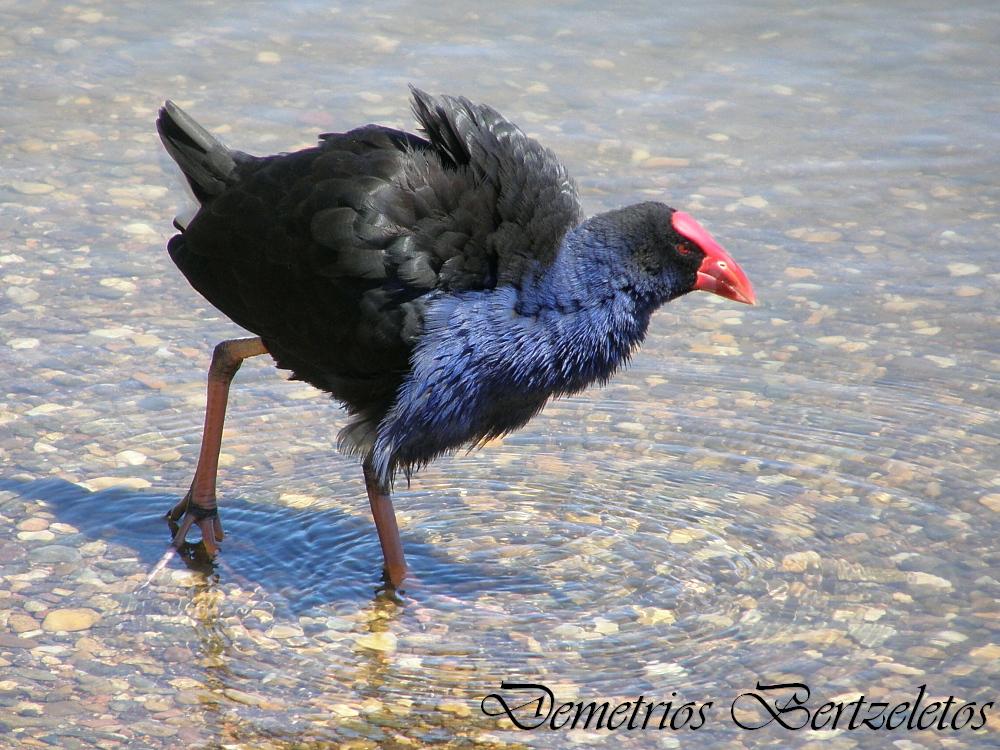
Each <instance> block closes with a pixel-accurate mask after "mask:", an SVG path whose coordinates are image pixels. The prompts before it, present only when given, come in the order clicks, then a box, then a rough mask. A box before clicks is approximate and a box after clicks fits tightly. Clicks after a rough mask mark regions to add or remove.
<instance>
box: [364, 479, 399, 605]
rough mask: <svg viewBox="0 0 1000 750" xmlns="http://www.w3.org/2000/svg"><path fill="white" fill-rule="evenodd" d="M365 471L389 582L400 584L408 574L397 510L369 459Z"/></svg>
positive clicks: (369, 497)
mask: <svg viewBox="0 0 1000 750" xmlns="http://www.w3.org/2000/svg"><path fill="white" fill-rule="evenodd" d="M364 472H365V489H367V490H368V502H369V503H371V506H372V517H373V518H374V519H375V528H376V529H377V530H378V541H379V544H381V545H382V557H383V558H384V560H385V571H386V573H387V574H388V576H389V583H391V584H392V585H393V586H398V585H399V584H400V583H402V581H403V576H405V575H406V558H405V557H403V543H402V542H401V541H400V540H399V527H398V526H397V525H396V512H395V511H394V510H393V509H392V498H391V497H390V496H389V488H388V487H386V486H385V485H384V484H382V483H381V482H380V481H379V480H378V476H377V474H376V473H375V469H374V468H372V466H371V464H370V463H369V462H368V461H365V463H364Z"/></svg>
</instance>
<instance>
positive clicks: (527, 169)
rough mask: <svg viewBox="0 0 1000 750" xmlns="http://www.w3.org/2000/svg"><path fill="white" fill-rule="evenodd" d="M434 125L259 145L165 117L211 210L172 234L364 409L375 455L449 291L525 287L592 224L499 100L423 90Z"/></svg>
mask: <svg viewBox="0 0 1000 750" xmlns="http://www.w3.org/2000/svg"><path fill="white" fill-rule="evenodd" d="M412 93H413V109H414V113H415V114H416V117H417V119H418V121H419V123H420V126H421V128H422V130H423V133H424V135H425V136H426V137H423V138H422V137H419V136H416V135H413V134H409V133H405V132H402V131H398V130H393V129H390V128H384V127H380V126H375V125H368V126H366V127H362V128H357V129H355V130H351V131H349V132H346V133H328V134H324V135H322V136H321V137H320V142H319V145H317V146H316V147H314V148H310V149H305V150H303V151H298V152H295V153H289V154H280V155H277V156H270V157H262V158H261V157H253V156H250V155H247V154H243V153H241V152H238V151H233V150H230V149H227V148H226V147H225V146H223V145H222V144H221V143H219V142H218V141H217V140H216V139H214V138H213V137H212V136H211V135H209V134H208V133H207V131H205V130H204V129H202V128H201V127H200V126H198V125H197V123H195V122H194V121H193V120H192V119H191V118H190V117H188V116H187V115H186V114H184V113H183V112H182V111H181V110H180V109H179V108H177V107H176V106H175V105H172V104H169V103H168V105H167V106H166V107H165V108H164V109H163V110H162V111H161V114H160V119H159V121H158V129H159V132H160V135H161V137H162V138H163V141H164V143H165V144H166V146H167V150H168V151H169V153H170V154H171V156H173V157H174V158H175V160H176V161H177V162H178V164H179V165H180V166H181V168H182V170H183V171H184V173H185V175H186V177H187V178H188V181H189V183H190V184H191V186H192V189H193V191H194V193H195V195H196V197H197V198H198V199H199V200H200V201H201V203H202V207H201V209H200V211H199V212H198V214H197V215H196V216H195V218H194V219H193V220H192V221H191V222H190V223H189V225H188V226H187V227H186V228H185V229H184V230H183V231H182V232H181V233H180V234H178V235H176V236H174V237H173V238H172V239H171V240H170V242H169V245H168V248H169V251H170V255H171V257H172V258H173V260H174V262H175V263H176V264H177V266H178V267H179V268H180V269H181V271H182V272H183V273H184V275H185V276H186V277H187V278H188V280H189V281H190V282H191V284H192V285H193V286H194V287H195V288H196V289H197V290H198V291H199V292H200V293H201V294H202V295H204V297H205V298H206V299H207V300H209V301H210V302H211V303H212V304H213V305H215V306H216V307H217V308H219V309H220V310H221V311H222V312H223V313H225V314H226V315H227V316H229V317H230V318H231V319H232V320H233V321H235V322H236V323H238V324H239V325H241V326H243V327H244V328H246V329H248V330H250V331H252V332H254V333H256V334H257V335H259V336H261V337H262V339H263V340H264V343H265V345H266V346H267V348H268V351H270V353H271V354H272V355H273V356H274V358H275V360H276V361H277V363H278V365H279V366H280V367H283V368H286V369H289V370H291V371H292V372H293V377H295V378H298V379H301V380H305V381H307V382H309V383H311V384H313V385H315V386H317V387H319V388H322V389H324V390H326V391H328V392H329V393H331V394H332V395H333V396H335V397H336V398H338V399H339V400H341V401H343V402H344V403H345V404H346V406H347V408H348V409H349V411H350V412H351V413H352V414H354V415H355V419H354V420H353V421H352V424H351V425H349V426H348V428H346V430H345V433H344V435H345V437H346V442H347V443H348V446H349V447H352V448H353V449H356V450H359V451H363V450H366V446H369V445H370V444H371V441H372V439H373V431H374V430H375V429H376V428H377V425H378V422H379V421H380V420H381V419H382V417H383V416H384V415H385V414H386V413H387V411H388V410H389V409H390V407H391V406H392V404H393V401H394V399H395V397H396V394H397V391H398V390H399V387H400V385H401V383H402V382H403V380H404V378H405V376H406V374H407V372H408V370H409V367H410V358H411V355H412V354H413V351H414V349H415V346H416V344H417V342H418V340H419V338H420V336H421V334H422V332H423V330H424V316H425V313H426V312H427V309H428V305H429V304H430V303H431V302H432V301H433V300H434V299H435V298H436V297H437V296H440V295H442V294H447V293H456V292H463V291H469V290H484V289H493V288H495V287H498V286H519V285H520V284H521V283H522V282H523V281H524V279H526V278H529V277H531V276H533V275H535V274H537V273H540V272H541V270H542V269H544V268H545V267H546V266H547V265H549V264H551V263H552V262H553V259H554V258H555V255H556V253H557V251H558V248H559V246H560V242H561V240H562V238H563V236H564V235H565V233H566V232H567V230H569V229H570V228H572V227H573V226H575V225H577V224H578V223H579V222H580V221H581V220H582V214H581V210H580V206H579V201H578V198H577V193H576V189H575V187H574V185H573V183H572V181H571V180H570V178H569V176H568V175H567V173H566V171H565V169H564V168H563V167H562V165H561V164H560V163H559V162H558V160H557V159H556V157H555V156H554V155H553V154H552V153H551V152H550V151H549V150H548V149H545V148H543V147H542V146H540V145H539V144H538V143H537V142H535V141H534V140H532V139H530V138H528V137H527V136H526V135H525V134H524V133H523V132H522V131H521V130H520V129H518V128H517V127H516V126H514V125H513V124H511V123H510V122H508V121H507V120H505V119H504V118H503V117H502V116H501V115H499V114H498V113H497V112H496V111H495V110H493V109H491V108H490V107H486V106H482V105H477V104H473V103H471V102H469V101H468V100H466V99H464V98H453V97H447V96H442V97H432V96H429V95H428V94H425V93H424V92H422V91H419V90H417V89H413V90H412Z"/></svg>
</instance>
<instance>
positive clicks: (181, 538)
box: [166, 492, 225, 558]
mask: <svg viewBox="0 0 1000 750" xmlns="http://www.w3.org/2000/svg"><path fill="white" fill-rule="evenodd" d="M166 519H167V522H168V523H169V524H170V532H171V533H172V534H173V535H174V538H173V545H174V546H175V547H176V548H177V549H182V548H183V546H184V543H185V537H187V533H188V531H190V530H191V527H192V526H194V525H195V524H197V526H198V528H199V529H201V539H202V542H203V543H204V545H205V551H206V552H207V553H208V556H209V558H214V557H215V556H216V555H217V554H218V553H219V542H221V541H222V539H223V537H224V536H225V535H224V534H223V533H222V521H221V520H220V518H219V509H218V507H217V506H216V505H214V504H213V505H212V506H211V507H207V506H205V505H202V504H199V503H197V502H195V501H194V500H193V498H192V496H191V493H190V492H188V494H187V495H185V496H184V499H183V500H181V501H180V502H179V503H177V505H175V506H174V507H173V508H171V509H170V511H169V512H168V513H167V515H166ZM178 522H179V524H178Z"/></svg>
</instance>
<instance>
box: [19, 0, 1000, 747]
mask: <svg viewBox="0 0 1000 750" xmlns="http://www.w3.org/2000/svg"><path fill="white" fill-rule="evenodd" d="M998 16H1000V13H998V11H997V8H996V5H995V3H992V2H985V1H984V2H967V3H962V4H960V5H958V6H954V7H946V6H945V5H942V4H940V3H933V2H925V1H923V0H918V1H917V2H884V3H872V4H864V3H850V4H846V3H845V4H832V5H831V4H829V3H816V4H814V5H801V4H795V3H780V2H763V3H753V4H750V3H738V2H725V0H709V2H706V3H698V4H689V5H688V6H685V7H670V4H662V3H628V4H611V3H608V4H601V3H595V2H580V3H569V2H558V3H525V2H514V3H508V4H504V5H500V6H486V5H481V4H477V3H466V2H448V3H443V4H426V3H419V4H418V3H406V2H373V3H368V4H365V5H364V7H363V8H362V7H360V4H358V5H354V4H350V3H340V4H337V3H325V2H324V3H319V2H291V1H284V2H274V3H267V4H256V3H254V4H245V3H234V2H226V1H224V0H223V1H220V2H215V3H192V2H176V3H158V4H152V3H140V2H118V3H107V2H101V1H95V2H80V3H78V4H73V5H70V4H65V3H56V2H42V1H40V2H35V3H23V2H9V1H8V2H2V3H0V59H2V65H3V76H2V78H0V87H2V93H3V101H4V106H3V111H2V113H0V144H2V148H0V158H2V172H0V239H2V244H0V279H2V285H0V292H2V293H0V352H2V355H0V383H2V393H3V394H4V398H3V400H2V401H0V521H2V524H0V525H2V528H0V565H2V567H0V746H3V747H20V746H28V745H27V744H22V743H33V745H32V746H38V745H41V744H49V745H56V746H59V747H66V748H90V747H103V748H110V747H123V748H124V747H129V748H133V747H151V748H160V747H162V748H171V747H179V746H191V747H205V748H209V747H212V748H214V747H237V748H302V747H352V748H376V747H378V748H397V747H398V748H404V747H477V748H479V747H519V746H530V747H543V748H563V747H572V746H576V745H581V746H594V747H619V746H621V747H680V746H697V747H710V748H732V747H818V746H820V744H822V746H823V747H824V748H826V747H829V748H855V747H861V748H882V747H889V746H894V747H900V748H904V749H906V748H917V747H945V746H948V747H976V748H978V747H985V746H988V745H989V744H990V743H991V742H993V743H995V742H996V738H997V732H998V730H1000V722H998V719H997V718H996V717H997V716H1000V709H998V710H996V711H995V713H993V714H990V715H989V723H988V725H987V726H986V727H984V728H983V729H982V730H980V731H978V732H975V733H973V732H970V731H969V730H968V729H966V730H962V731H957V732H955V731H951V730H950V729H948V730H944V731H938V730H928V731H922V732H921V731H916V730H914V731H905V730H902V731H901V730H897V731H895V732H891V733H890V732H886V731H875V732H873V731H850V730H845V729H843V728H841V729H840V730H836V731H831V730H829V729H827V730H823V731H806V730H803V731H790V730H785V729H782V728H781V727H777V726H775V725H774V724H773V723H772V725H770V726H768V727H767V728H765V729H761V730H759V731H746V730H743V729H740V728H739V727H738V726H737V725H736V724H735V723H734V720H733V718H732V717H731V716H730V710H729V707H730V705H731V704H732V701H733V699H734V698H735V697H736V696H737V695H739V694H741V693H745V692H747V691H751V690H753V689H754V686H755V684H756V683H757V682H758V681H761V682H765V683H768V682H770V683H778V682H804V683H806V684H808V685H809V687H810V688H811V690H812V695H813V697H812V699H811V705H812V706H813V707H814V708H815V707H817V706H818V705H820V704H821V703H822V702H825V701H827V700H833V701H840V702H846V701H849V700H852V699H854V698H855V697H857V696H858V695H859V694H862V693H863V694H864V695H865V696H867V698H868V699H869V700H885V701H891V702H893V703H901V702H904V701H911V700H913V698H914V697H915V696H916V695H917V693H918V688H919V686H921V685H926V686H927V688H926V690H927V695H928V696H929V697H928V698H927V700H930V699H931V698H935V697H936V699H937V700H944V699H945V698H946V697H947V696H956V699H957V700H958V701H959V702H960V703H961V702H970V701H976V702H978V703H979V704H982V703H983V702H984V701H991V700H993V701H997V700H1000V696H998V694H997V685H998V675H1000V671H998V663H1000V646H998V645H997V644H998V643H1000V634H998V629H997V622H998V617H1000V608H998V606H997V595H998V592H1000V582H998V579H1000V569H998V554H997V545H996V540H997V538H998V536H1000V521H998V519H1000V515H998V513H1000V474H998V472H997V466H998V457H1000V456H998V431H997V425H996V412H997V407H998V404H1000V396H998V393H997V373H998V370H1000V352H998V341H1000V337H998V335H997V333H998V326H997V322H998V321H997V299H998V294H997V290H998V283H997V282H998V279H1000V275H998V271H997V267H996V258H997V252H996V247H997V244H996V243H997V234H998V233H997V230H998V217H1000V211H998V199H1000V190H998V187H997V176H998V175H1000V158H998V156H997V154H998V153H1000V137H998V127H997V124H998V122H1000V120H998V113H1000V106H998V99H997V70H1000V65H998V63H1000V58H998V52H997V50H998V49H1000V38H998V36H1000V34H998V28H1000V23H998V22H1000V17H998ZM408 82H413V83H415V84H417V85H420V86H421V87H424V88H426V89H428V90H430V91H432V92H451V93H459V94H465V95H467V96H469V97H471V98H473V99H477V100H481V101H485V102H488V103H490V104H492V105H493V106H495V107H497V108H498V109H499V110H500V111H502V112H504V113H505V114H507V115H508V116H509V117H510V118H511V119H513V120H514V121H515V122H517V123H519V124H520V125H521V126H522V127H523V128H524V129H526V130H527V131H528V132H530V133H531V134H533V135H535V136H536V137H538V138H539V139H541V140H542V141H543V142H544V143H545V144H546V145H548V146H550V147H552V148H553V149H554V150H555V151H556V152H557V153H559V154H560V156H561V157H562V158H563V159H564V161H565V162H566V164H567V165H568V166H569V168H570V169H571V171H572V173H573V174H574V176H575V177H576V179H577V181H578V182H579V185H580V187H581V192H582V195H583V199H584V202H585V205H586V208H587V210H588V212H596V211H600V210H604V209H607V208H611V207H614V206H618V205H623V204H626V203H630V202H635V201H639V200H646V199H659V200H665V201H667V202H669V203H671V204H672V205H674V206H676V207H679V208H684V209H685V210H687V211H689V212H691V213H693V214H694V215H696V216H697V217H698V218H699V219H700V220H701V221H702V222H703V223H704V224H705V225H706V226H708V227H709V228H710V230H711V231H712V232H713V233H714V234H715V235H716V236H717V237H718V238H719V239H720V241H722V243H723V244H724V245H725V246H726V247H727V248H728V249H729V250H730V251H731V253H732V254H733V255H734V257H736V258H737V259H738V260H739V261H740V263H741V264H742V265H743V267H744V268H745V269H746V270H747V271H748V273H749V275H750V277H751V278H752V279H753V282H754V285H755V287H756V289H757V292H758V296H759V298H760V304H759V305H758V306H757V307H755V308H748V307H745V306H738V305H735V304H732V303H728V302H726V301H723V300H719V299H715V298H710V297H709V296H707V295H692V296H689V297H687V298H684V299H682V300H680V301H678V302H676V303H674V304H671V305H669V306H668V307H667V308H665V309H663V310H662V311H661V312H659V313H658V314H657V315H656V316H655V318H654V320H653V324H652V326H651V331H650V335H649V337H648V339H647V341H646V344H645V346H644V347H643V349H642V350H641V352H640V353H639V354H638V355H637V356H636V357H635V359H634V361H633V363H632V364H631V366H630V367H629V368H628V369H627V370H626V371H624V372H622V373H621V374H619V376H618V377H617V378H616V379H615V380H614V381H613V382H612V383H611V384H610V385H609V386H607V387H606V388H603V389H595V390H591V391H589V392H587V393H584V394H582V395H579V396H575V397H572V398H566V399H562V400H559V401H556V402H553V403H552V404H550V405H549V406H548V407H547V408H546V409H545V411H544V412H543V413H542V414H541V415H540V416H539V417H538V418H537V419H535V420H534V421H533V422H532V423H531V424H530V425H529V426H528V427H527V428H526V429H524V430H522V431H520V432H518V433H517V434H515V435H512V436H510V437H508V438H506V439H504V440H502V441H496V442H494V443H492V444H491V445H489V446H487V447H486V448H485V449H484V450H482V451H480V452H477V453H474V454H470V455H460V456H457V457H455V458H453V459H445V460H441V461H439V462H437V463H436V464H434V465H433V466H431V467H430V468H428V469H427V470H425V471H424V472H422V473H421V474H419V475H418V476H417V477H416V478H415V480H414V481H413V483H412V485H411V486H409V487H406V486H405V485H404V486H402V487H401V488H400V491H399V493H398V497H397V500H396V506H397V510H398V513H399V516H400V520H401V525H402V529H403V536H404V540H405V543H406V546H407V551H408V555H409V558H410V563H411V566H412V568H413V572H414V578H413V579H412V580H411V581H410V582H409V583H408V584H407V585H406V587H405V590H404V591H402V592H398V593H395V594H393V593H391V592H387V591H385V589H384V587H383V586H382V584H381V579H380V574H379V559H380V558H379V552H378V545H377V540H376V537H375V535H374V530H373V528H372V526H371V523H370V520H369V518H368V510H367V503H366V501H365V498H364V490H363V484H362V481H361V475H360V471H359V469H358V467H357V466H356V464H355V463H354V462H353V461H351V460H349V459H347V458H345V457H343V456H340V455H338V454H337V453H336V451H335V449H334V442H335V435H336V432H337V430H338V429H339V426H340V425H342V423H343V415H342V413H341V412H340V411H339V409H338V407H337V406H336V405H335V404H332V403H330V402H329V401H328V400H327V399H326V398H325V397H324V396H322V395H321V394H319V393H317V392H314V391H312V390H311V389H309V388H307V387H304V386H303V385H302V384H298V383H293V382H288V381H285V380H284V379H283V377H282V376H281V375H280V374H278V373H277V372H276V371H275V370H274V369H273V368H272V367H271V366H270V365H269V364H267V363H266V362H264V361H251V362H248V363H247V364H246V365H245V366H244V368H243V370H242V371H241V372H240V374H239V376H238V379H237V384H236V387H235V388H234V396H233V399H232V403H231V408H230V416H229V421H228V426H227V434H226V440H225V443H224V446H223V451H224V455H223V468H222V474H221V487H220V494H221V505H222V514H223V521H224V523H225V525H226V529H227V532H228V534H229V536H228V539H227V541H226V542H225V552H224V555H223V558H222V562H221V563H220V565H219V566H217V567H216V568H215V569H214V570H210V569H207V568H205V567H204V566H201V565H199V564H197V563H195V562H192V563H191V564H190V565H186V564H185V563H184V561H182V560H179V559H175V560H173V561H172V562H171V563H170V564H169V565H168V566H167V567H166V568H165V569H164V570H162V571H161V572H159V573H158V574H157V575H156V576H154V577H153V580H152V581H151V583H150V584H149V585H148V586H143V583H144V582H145V580H146V578H147V576H148V574H149V572H150V571H151V570H152V568H153V565H154V564H155V563H156V561H157V559H158V558H159V556H160V554H161V553H162V552H163V550H164V548H165V544H166V541H167V530H166V528H165V526H164V524H163V522H162V520H161V519H160V516H161V514H162V513H163V512H164V511H165V510H166V508H167V507H169V505H170V504H172V503H173V502H174V501H175V499H176V498H177V496H178V495H179V493H181V492H182V491H183V490H184V489H185V488H186V486H187V483H188V482H189V481H190V477H191V473H192V472H193V469H194V463H195V458H196V455H197V440H198V434H199V429H200V422H201V409H202V405H203V398H204V396H203V389H204V385H203V382H204V375H205V370H206V367H207V363H208V359H209V356H210V352H211V348H212V346H213V345H214V344H215V343H216V342H218V341H220V340H222V339H224V338H227V337H232V336H234V335H239V334H240V331H239V330H238V329H237V328H236V327H235V326H234V325H233V324H231V323H230V322H228V321H227V320H226V319H224V318H223V317H222V316H221V315H220V314H219V313H218V312H216V311H215V310H214V309H213V308H211V307H209V306H208V305H207V304H206V303H205V302H204V301H203V300H202V299H201V298H200V297H199V296H198V295H197V294H196V293H195V292H194V291H193V290H192V289H191V288H190V287H189V286H188V285H187V283H186V282H185V281H184V279H183V278H182V277H181V276H180V274H179V273H178V272H177V271H176V269H175V268H173V267H172V265H171V262H170V260H169V258H168V257H167V255H166V253H165V252H164V244H165V241H166V239H167V237H168V236H169V235H170V234H171V227H170V219H171V218H172V217H173V215H174V214H175V213H177V212H179V211H184V210H187V209H186V204H185V197H184V192H183V189H182V187H181V183H180V179H179V177H178V175H177V173H176V171H175V169H174V168H173V165H172V164H171V163H170V162H169V160H168V158H167V157H166V156H165V154H164V153H163V152H162V150H161V148H160V146H159V143H158V141H157V139H156V136H155V132H154V129H153V124H152V123H153V119H154V117H155V113H156V109H157V107H158V106H159V104H160V102H161V101H162V100H163V99H164V98H167V97H171V98H173V99H175V100H176V101H178V102H179V103H180V104H181V105H182V106H184V107H186V108H187V109H189V111H190V112H191V113H192V114H194V115H195V116H196V117H197V118H199V119H200V120H201V121H202V122H203V123H204V124H205V125H206V126H207V127H209V128H210V129H212V130H213V131H214V132H216V133H218V134H220V135H221V136H222V137H223V138H224V139H226V140H227V141H228V142H229V143H231V144H233V145H235V146H238V147H240V148H242V149H245V150H248V151H251V152H255V153H271V152H275V151H279V150H290V149H293V148H297V147H301V146H306V145H309V144H310V143H312V142H313V138H314V135H315V133H317V132H320V131H323V130H335V129H347V128H350V127H352V126H355V125H358V124H363V123H365V122H380V123H384V124H387V125H392V126H397V127H411V126H412V118H411V116H410V114H409V112H408V103H407V90H406V84H407V83H408ZM64 610H72V612H70V613H69V614H66V613H65V612H63V611H64ZM61 618H62V619H61ZM67 618H68V619H67ZM61 626H63V627H61ZM65 627H72V628H78V627H79V628H80V629H74V630H66V629H65ZM503 680H509V681H521V682H541V683H544V684H546V685H547V686H548V687H549V688H550V689H551V690H552V691H553V693H554V694H555V695H556V696H557V698H558V699H559V700H562V701H577V700H580V701H590V700H597V701H604V700H607V701H611V702H613V703H621V702H624V701H630V700H632V701H634V700H635V698H636V697H637V696H639V695H644V696H645V697H646V699H655V700H662V701H666V700H670V699H671V695H672V693H676V697H674V698H673V699H674V700H675V701H677V702H685V701H693V702H695V703H696V704H702V703H705V702H707V701H712V702H713V704H714V705H713V707H712V709H711V711H710V712H709V713H708V716H707V720H706V721H705V723H704V726H702V727H701V728H700V729H698V730H697V731H696V732H691V731H690V730H689V729H681V730H678V731H670V730H666V731H654V730H647V731H616V732H609V731H607V730H601V731H583V730H580V729H578V730H576V731H573V732H567V731H551V730H536V731H533V732H519V731H516V730H514V729H512V726H511V724H510V722H508V721H506V720H503V719H499V720H498V719H494V718H490V717H487V716H485V715H484V714H483V713H482V711H481V710H480V702H481V701H482V699H483V698H484V696H486V695H487V694H489V693H492V692H496V691H497V690H498V689H499V686H500V683H501V681H503ZM741 710H743V711H745V707H743V708H741ZM751 713H752V712H751ZM740 715H741V716H743V720H744V721H746V722H751V721H752V718H751V716H750V715H749V714H747V713H742V714H740ZM892 743H895V745H893V744H892ZM900 743H902V744H900Z"/></svg>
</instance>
